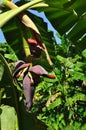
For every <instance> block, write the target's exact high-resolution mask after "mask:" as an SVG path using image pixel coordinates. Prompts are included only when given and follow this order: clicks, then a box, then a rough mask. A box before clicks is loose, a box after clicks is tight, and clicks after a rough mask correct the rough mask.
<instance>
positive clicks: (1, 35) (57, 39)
mask: <svg viewBox="0 0 86 130" xmlns="http://www.w3.org/2000/svg"><path fill="white" fill-rule="evenodd" d="M16 1H18V0H14V2H16ZM30 12H31V13H33V14H35V15H37V16H39V17H41V18H43V19H44V21H45V22H46V23H48V29H49V30H52V31H53V32H54V36H55V38H56V42H57V43H60V42H61V40H60V39H59V38H58V37H57V36H56V34H57V31H56V30H55V29H54V28H53V26H52V25H51V23H50V22H49V21H48V20H47V18H46V17H45V15H44V13H43V12H41V13H39V12H37V11H35V10H30ZM0 42H1V43H2V42H5V38H4V35H3V32H2V31H1V29H0Z"/></svg>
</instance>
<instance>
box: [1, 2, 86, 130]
mask: <svg viewBox="0 0 86 130" xmlns="http://www.w3.org/2000/svg"><path fill="white" fill-rule="evenodd" d="M31 2H35V4H33V5H28V6H27V7H26V8H23V9H21V7H23V5H25V4H28V3H29V4H30V3H31ZM43 2H45V3H43ZM12 4H13V2H12V1H10V0H7V1H6V0H3V1H2V3H1V6H0V10H1V14H0V21H1V23H0V27H1V29H2V31H3V34H4V36H5V38H6V43H4V44H2V43H0V129H1V130H34V129H36V130H40V129H41V130H63V129H65V130H76V129H78V130H85V129H86V43H85V42H86V2H85V0H70V1H69V0H53V1H52V0H49V1H48V0H39V1H38V0H33V1H29V0H23V1H22V0H20V1H18V2H17V3H16V5H18V6H19V7H17V8H16V9H13V8H14V6H13V7H12ZM2 5H3V6H2ZM38 7H39V8H38ZM28 8H29V9H30V8H31V9H34V10H37V11H39V12H41V11H44V13H45V15H46V17H47V19H48V20H49V21H50V22H51V24H52V25H53V27H54V28H55V29H56V30H57V32H58V33H57V36H59V38H60V39H61V43H60V44H58V43H56V40H55V37H54V36H53V32H52V31H51V30H48V27H47V23H45V22H44V20H43V19H42V18H39V17H38V16H36V15H33V14H31V13H30V12H29V11H25V12H24V13H26V15H27V16H28V17H29V18H30V19H31V20H32V21H33V22H34V23H35V24H33V22H32V21H30V23H26V21H23V22H22V18H21V16H20V14H19V13H20V12H21V11H24V10H26V9H28ZM20 9H21V10H20ZM19 10H20V12H19ZM15 12H16V13H15ZM8 14H9V15H8ZM6 16H7V17H6ZM29 24H32V25H34V26H30V25H29ZM35 27H37V29H38V30H37V29H35ZM31 29H32V30H33V29H34V30H35V32H36V31H39V32H40V33H39V36H41V38H42V40H43V43H44V45H46V48H47V50H48V53H49V54H47V55H46V53H45V52H44V51H42V53H41V55H40V54H39V51H36V52H37V54H39V55H40V57H39V56H38V58H34V59H33V58H31V52H30V51H31V50H30V45H29V44H28V42H27V39H28V38H33V37H32V34H31ZM35 38H36V37H35ZM36 40H37V39H36ZM39 46H40V44H39ZM48 56H49V57H48ZM49 58H50V59H51V60H50V59H49ZM18 60H24V61H25V62H31V63H32V65H33V66H34V65H37V64H39V65H41V66H43V67H44V68H45V69H46V70H47V71H48V72H49V73H50V74H52V75H55V76H56V78H55V79H48V78H46V77H41V82H40V83H39V84H38V85H37V87H36V90H35V94H34V98H33V107H32V108H31V110H30V111H27V110H26V106H25V98H24V95H23V89H22V84H21V82H20V84H15V83H14V81H13V76H12V75H13V73H14V63H15V62H16V61H18Z"/></svg>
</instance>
